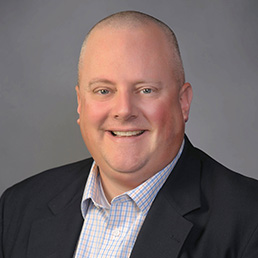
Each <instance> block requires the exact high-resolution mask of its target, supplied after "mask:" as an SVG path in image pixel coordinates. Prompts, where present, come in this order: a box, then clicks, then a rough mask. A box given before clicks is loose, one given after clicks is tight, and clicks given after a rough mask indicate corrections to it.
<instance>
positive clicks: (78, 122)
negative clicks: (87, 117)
mask: <svg viewBox="0 0 258 258" xmlns="http://www.w3.org/2000/svg"><path fill="white" fill-rule="evenodd" d="M75 90H76V95H77V113H78V114H79V116H80V113H81V96H80V88H79V86H78V85H76V87H75ZM77 124H78V125H80V118H78V119H77Z"/></svg>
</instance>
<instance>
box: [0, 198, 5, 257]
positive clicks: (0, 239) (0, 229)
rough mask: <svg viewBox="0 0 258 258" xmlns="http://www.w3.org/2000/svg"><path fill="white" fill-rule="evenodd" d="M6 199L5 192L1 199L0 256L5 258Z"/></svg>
mask: <svg viewBox="0 0 258 258" xmlns="http://www.w3.org/2000/svg"><path fill="white" fill-rule="evenodd" d="M4 199H5V193H4V194H3V195H2V196H1V199H0V258H4V244H3V234H4Z"/></svg>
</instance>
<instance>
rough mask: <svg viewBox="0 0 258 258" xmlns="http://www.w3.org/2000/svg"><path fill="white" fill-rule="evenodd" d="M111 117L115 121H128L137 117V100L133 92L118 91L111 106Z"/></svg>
mask: <svg viewBox="0 0 258 258" xmlns="http://www.w3.org/2000/svg"><path fill="white" fill-rule="evenodd" d="M112 112H113V117H114V118H115V119H116V120H122V121H128V120H131V119H135V118H136V117H137V114H138V112H137V99H136V96H134V93H133V92H130V91H126V90H124V91H120V92H119V91H118V92H117V94H116V96H115V99H114V105H113V110H112Z"/></svg>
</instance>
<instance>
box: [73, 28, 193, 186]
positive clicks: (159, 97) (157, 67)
mask: <svg viewBox="0 0 258 258" xmlns="http://www.w3.org/2000/svg"><path fill="white" fill-rule="evenodd" d="M171 58H172V54H171V50H170V48H169V45H168V43H167V41H166V38H165V36H164V34H163V32H162V31H160V29H159V28H158V27H157V26H156V25H148V26H147V25H146V26H144V27H140V28H107V27H105V28H101V29H95V30H94V31H93V32H92V33H91V35H90V37H89V38H88V42H87V46H86V50H85V53H84V57H83V65H82V67H81V71H80V74H81V76H80V82H79V83H80V87H76V90H77V97H78V113H79V116H80V118H79V124H80V128H81V133H82V136H83V139H84V141H85V143H86V146H87V148H88V150H89V151H90V153H91V155H92V156H93V158H94V160H95V161H96V163H97V165H98V166H99V169H100V173H101V176H102V178H108V179H109V180H115V181H116V182H118V183H119V182H124V183H126V184H128V185H131V186H132V187H135V186H137V185H139V184H140V183H142V182H144V181H145V180H146V179H148V178H149V177H151V176H152V175H154V174H155V173H156V172H158V171H159V170H161V169H162V168H164V167H165V166H166V165H167V164H168V163H170V162H171V161H172V160H173V158H174V157H175V155H176V154H177V152H178V150H179V148H180V145H181V143H182V140H183V136H184V123H185V121H186V120H187V119H188V112H189V108H190V102H191V96H192V95H191V94H192V93H191V86H190V84H184V85H183V86H182V87H181V88H180V85H178V83H177V80H176V78H175V75H174V67H173V65H172V64H171V62H170V59H171Z"/></svg>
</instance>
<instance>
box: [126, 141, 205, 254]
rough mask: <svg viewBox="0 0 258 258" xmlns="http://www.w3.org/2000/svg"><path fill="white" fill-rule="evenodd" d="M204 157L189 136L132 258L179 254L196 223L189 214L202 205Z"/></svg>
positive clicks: (150, 213)
mask: <svg viewBox="0 0 258 258" xmlns="http://www.w3.org/2000/svg"><path fill="white" fill-rule="evenodd" d="M200 170H201V163H200V159H199V158H198V157H196V156H195V152H194V148H193V146H192V145H191V143H190V142H189V141H188V139H187V138H186V142H185V147H184V151H183V153H182V155H181V157H180V159H179V160H178V163H177V165H176V166H175V168H174V170H173V171H172V173H171V175H170V176H169V178H168V180H167V181H166V183H165V184H164V185H163V187H162V189H161V190H160V192H159V193H158V195H157V197H156V199H155V200H154V202H153V204H152V206H151V208H150V210H149V212H148V215H147V217H146V219H145V221H144V223H143V226H142V228H141V231H140V232H139V235H138V237H137V240H136V243H135V246H134V248H133V251H132V253H131V256H130V257H131V258H142V257H148V258H156V257H160V258H171V257H175V258H176V257H179V254H180V250H181V249H182V246H183V244H184V242H185V240H186V238H187V236H188V235H189V233H190V231H191V229H192V227H193V223H192V222H191V221H188V220H187V219H186V218H185V215H186V214H189V213H190V212H193V211H195V210H197V209H198V208H200V206H201V204H200Z"/></svg>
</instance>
